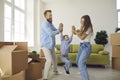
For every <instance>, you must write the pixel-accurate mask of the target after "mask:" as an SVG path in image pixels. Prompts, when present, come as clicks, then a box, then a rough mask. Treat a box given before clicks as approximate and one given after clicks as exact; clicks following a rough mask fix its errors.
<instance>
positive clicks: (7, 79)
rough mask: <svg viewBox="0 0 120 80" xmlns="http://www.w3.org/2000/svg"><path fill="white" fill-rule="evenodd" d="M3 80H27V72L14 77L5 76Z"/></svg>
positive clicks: (21, 72)
mask: <svg viewBox="0 0 120 80" xmlns="http://www.w3.org/2000/svg"><path fill="white" fill-rule="evenodd" d="M1 80H25V71H20V72H19V73H17V74H14V75H12V76H10V75H3V76H2V78H1Z"/></svg>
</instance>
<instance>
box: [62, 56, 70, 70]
mask: <svg viewBox="0 0 120 80" xmlns="http://www.w3.org/2000/svg"><path fill="white" fill-rule="evenodd" d="M61 60H62V61H63V62H64V63H65V68H66V70H67V71H69V68H70V67H71V62H70V59H69V57H68V55H62V56H61Z"/></svg>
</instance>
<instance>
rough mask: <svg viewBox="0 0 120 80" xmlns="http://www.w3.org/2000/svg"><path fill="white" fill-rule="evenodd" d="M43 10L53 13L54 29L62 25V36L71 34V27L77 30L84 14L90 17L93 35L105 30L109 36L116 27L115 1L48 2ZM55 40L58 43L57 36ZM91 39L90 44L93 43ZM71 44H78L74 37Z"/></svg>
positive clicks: (68, 0)
mask: <svg viewBox="0 0 120 80" xmlns="http://www.w3.org/2000/svg"><path fill="white" fill-rule="evenodd" d="M45 9H51V10H52V11H53V20H54V24H55V26H56V27H57V26H58V24H59V23H60V22H63V23H64V34H70V33H71V26H72V25H75V26H77V27H78V28H79V26H80V18H81V16H82V15H85V14H88V15H90V17H91V20H92V24H93V27H94V33H96V32H97V31H100V30H106V31H107V33H108V35H109V34H111V33H113V32H114V31H115V28H116V27H117V12H116V1H115V0H48V1H47V3H46V7H45ZM94 36H95V34H94ZM56 38H57V43H60V39H59V36H57V37H56ZM93 39H94V38H93ZM93 39H92V43H94V40H93ZM73 43H74V44H78V43H79V39H78V38H76V37H74V40H73Z"/></svg>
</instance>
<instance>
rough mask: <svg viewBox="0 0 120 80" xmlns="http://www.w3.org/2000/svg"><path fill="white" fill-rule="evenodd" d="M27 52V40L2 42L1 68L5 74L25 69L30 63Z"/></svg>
mask: <svg viewBox="0 0 120 80" xmlns="http://www.w3.org/2000/svg"><path fill="white" fill-rule="evenodd" d="M27 54H28V48H27V42H0V68H1V70H2V72H3V74H4V76H5V75H9V76H12V75H14V74H16V73H19V72H21V71H23V70H25V69H26V68H27V64H28V57H27ZM11 80H12V79H11Z"/></svg>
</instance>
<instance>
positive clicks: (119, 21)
mask: <svg viewBox="0 0 120 80" xmlns="http://www.w3.org/2000/svg"><path fill="white" fill-rule="evenodd" d="M117 12H118V27H119V28H120V0H117Z"/></svg>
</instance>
